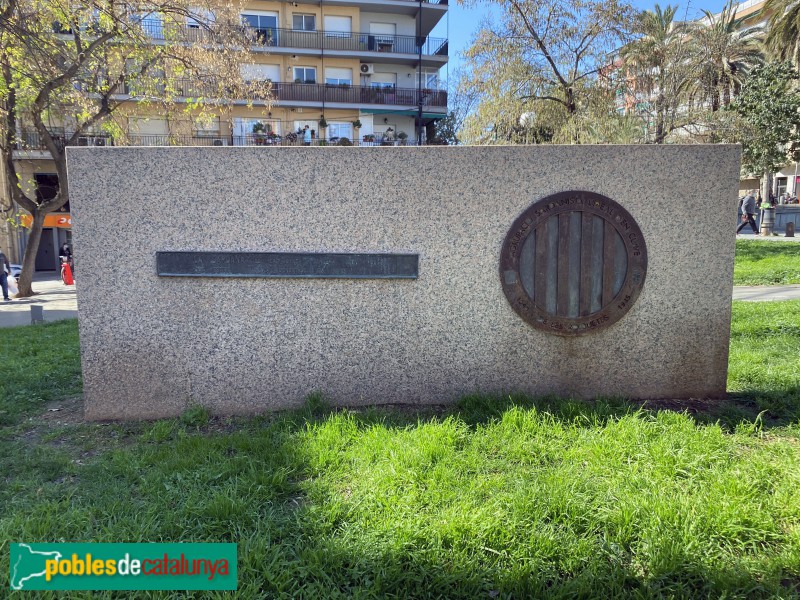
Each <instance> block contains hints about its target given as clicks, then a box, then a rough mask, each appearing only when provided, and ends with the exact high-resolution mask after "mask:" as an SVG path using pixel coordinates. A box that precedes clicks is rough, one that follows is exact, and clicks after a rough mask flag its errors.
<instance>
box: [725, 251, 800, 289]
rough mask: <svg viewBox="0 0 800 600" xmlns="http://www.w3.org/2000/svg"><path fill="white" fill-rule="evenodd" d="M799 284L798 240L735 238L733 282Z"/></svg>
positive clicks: (747, 283) (735, 283)
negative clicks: (775, 240) (773, 240)
mask: <svg viewBox="0 0 800 600" xmlns="http://www.w3.org/2000/svg"><path fill="white" fill-rule="evenodd" d="M790 283H800V243H792V242H767V241H756V240H736V263H735V265H734V269H733V284H734V285H778V284H790Z"/></svg>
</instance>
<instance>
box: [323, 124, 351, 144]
mask: <svg viewBox="0 0 800 600" xmlns="http://www.w3.org/2000/svg"><path fill="white" fill-rule="evenodd" d="M328 137H329V138H331V139H332V138H343V137H346V138H347V139H349V140H351V141H352V139H353V124H352V123H341V122H336V121H331V122H330V123H328Z"/></svg>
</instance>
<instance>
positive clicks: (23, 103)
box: [0, 0, 269, 296]
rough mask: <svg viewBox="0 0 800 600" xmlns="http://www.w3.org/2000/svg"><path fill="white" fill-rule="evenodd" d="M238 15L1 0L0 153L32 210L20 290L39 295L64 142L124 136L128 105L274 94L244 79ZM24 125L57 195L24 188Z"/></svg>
mask: <svg viewBox="0 0 800 600" xmlns="http://www.w3.org/2000/svg"><path fill="white" fill-rule="evenodd" d="M239 14H240V13H239V8H238V6H236V5H235V4H233V3H229V2H223V1H221V0H220V1H219V2H217V1H216V0H205V1H204V0H152V1H147V2H136V1H134V2H104V1H101V0H0V42H2V46H1V47H0V48H1V49H0V101H2V108H1V109H0V155H2V160H3V162H4V163H5V165H6V171H7V174H8V177H9V180H10V187H11V193H12V198H13V200H14V201H15V202H16V203H17V204H18V205H19V206H21V207H22V208H23V209H25V210H27V211H28V212H30V213H31V215H32V217H33V224H32V227H31V230H30V233H29V237H28V243H27V246H26V250H25V256H24V258H23V262H22V268H23V270H22V275H21V277H20V282H19V288H20V294H19V295H20V296H30V295H32V294H33V290H32V289H31V277H32V274H33V270H34V264H35V258H36V253H37V251H38V247H39V241H40V238H41V233H42V226H43V223H44V218H45V216H46V214H47V213H50V212H53V211H55V210H58V209H60V208H61V207H62V206H64V205H65V203H66V202H67V201H68V199H69V182H68V179H67V170H66V152H65V148H66V147H67V146H70V145H75V144H76V142H77V140H78V139H79V138H80V137H81V136H85V135H86V134H87V133H96V132H98V131H100V130H103V129H105V130H106V131H112V132H113V131H114V130H115V129H116V130H117V133H119V129H120V127H119V125H118V124H117V123H116V122H115V121H114V119H113V116H114V115H115V114H116V113H118V112H123V111H125V110H128V109H129V108H131V109H132V110H134V111H137V110H141V109H142V108H144V107H147V106H152V105H158V108H159V111H160V112H161V114H166V113H168V112H181V113H184V114H186V115H191V117H192V118H195V119H201V120H202V119H203V118H207V117H208V115H209V114H210V113H211V112H215V111H218V110H221V109H222V107H224V106H225V105H227V104H230V102H229V100H230V99H232V98H259V99H263V100H268V91H269V86H268V83H261V82H245V81H243V80H242V77H241V74H240V68H241V64H243V63H247V62H248V60H249V58H250V52H249V48H251V47H252V42H253V36H252V33H251V32H249V31H247V30H246V29H245V28H243V27H242V25H241V21H240V16H239ZM251 62H252V61H251ZM22 122H30V123H32V126H33V128H34V129H35V132H36V134H37V136H38V139H39V143H40V144H42V145H43V146H44V147H45V148H46V149H47V150H48V151H49V153H50V155H51V156H52V158H53V161H54V163H55V169H56V172H57V174H58V179H59V189H58V192H57V193H56V195H55V197H53V198H52V199H49V200H47V199H42V198H41V196H40V197H39V198H38V199H37V197H36V195H35V189H33V190H31V191H29V192H28V193H27V194H26V193H25V191H24V190H25V189H26V188H30V187H31V184H32V182H24V181H21V180H20V177H19V175H18V174H17V172H16V169H15V167H14V162H13V152H14V150H15V149H17V148H22V147H24V145H25V140H23V139H19V138H18V137H17V129H18V126H19V125H20V123H22ZM34 187H35V186H34Z"/></svg>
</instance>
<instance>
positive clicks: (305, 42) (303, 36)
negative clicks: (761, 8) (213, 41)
mask: <svg viewBox="0 0 800 600" xmlns="http://www.w3.org/2000/svg"><path fill="white" fill-rule="evenodd" d="M141 25H142V28H143V29H144V31H145V33H147V35H149V36H150V37H151V38H153V39H154V40H165V39H167V38H170V39H172V37H179V38H180V39H181V40H187V41H202V39H203V38H204V37H205V30H203V29H200V28H198V27H192V26H189V25H184V26H182V28H181V29H180V30H174V29H172V30H170V29H165V25H164V24H163V23H162V22H161V21H159V20H157V19H144V20H142V21H141ZM248 29H249V31H250V33H251V34H252V36H253V39H254V40H255V43H256V44H257V45H260V46H269V47H273V48H306V49H314V50H319V49H322V50H349V51H354V52H394V53H398V54H419V53H420V50H422V54H424V55H439V56H447V40H446V39H443V38H431V37H428V38H426V37H416V36H413V35H382V34H370V33H353V32H344V31H321V30H320V31H298V30H295V29H280V28H277V27H265V28H259V29H254V28H250V27H249V28H248ZM168 33H170V34H173V35H168ZM174 34H180V35H178V36H175V35H174Z"/></svg>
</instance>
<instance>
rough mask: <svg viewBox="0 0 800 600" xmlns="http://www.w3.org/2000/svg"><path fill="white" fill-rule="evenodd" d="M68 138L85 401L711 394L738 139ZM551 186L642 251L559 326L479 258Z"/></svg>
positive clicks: (346, 401) (218, 405) (97, 409)
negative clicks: (486, 143) (365, 268)
mask: <svg viewBox="0 0 800 600" xmlns="http://www.w3.org/2000/svg"><path fill="white" fill-rule="evenodd" d="M67 153H68V167H69V177H70V187H71V197H70V202H71V207H72V214H73V223H74V245H75V249H76V252H77V256H78V259H79V261H80V274H81V282H80V283H81V285H80V287H79V288H78V304H79V307H80V310H79V319H80V336H81V354H82V362H83V377H84V390H85V402H86V417H87V418H89V419H135V418H155V417H162V416H169V415H177V414H179V413H181V412H182V411H183V410H184V409H185V408H186V407H187V406H188V405H190V404H201V405H204V406H207V407H208V408H209V409H210V410H211V411H212V412H214V413H223V414H224V413H229V414H232V413H249V412H258V411H263V410H266V409H276V408H283V407H292V406H297V405H299V404H301V403H302V401H303V398H304V397H305V396H306V395H307V394H309V393H311V392H314V391H322V392H323V393H324V394H325V396H327V398H328V399H329V400H330V401H332V402H334V403H336V404H341V405H363V404H372V403H376V404H381V403H412V404H413V403H419V404H424V403H444V402H450V401H454V400H456V399H457V398H458V397H459V396H461V395H463V394H466V393H471V392H476V391H481V392H503V391H524V392H527V393H530V394H546V393H555V394H561V395H567V394H574V395H580V396H595V395H611V394H613V395H623V396H629V397H636V398H663V397H669V398H682V397H701V396H718V395H720V394H723V393H724V391H725V381H726V374H727V358H728V336H729V326H730V313H731V291H732V272H733V255H734V238H735V236H734V232H733V228H732V227H730V215H732V214H734V213H735V210H736V202H737V192H738V175H739V149H738V147H734V146H684V147H676V146H664V147H656V146H577V147H576V146H572V147H570V146H547V147H496V148H487V147H462V148H439V147H429V148H69V149H68V151H67ZM567 189H585V190H590V191H595V192H598V193H601V194H604V195H606V196H609V197H610V198H613V199H614V200H616V201H617V202H619V203H620V204H622V205H623V206H624V207H625V208H626V209H627V210H628V211H629V212H630V213H631V214H632V215H633V217H634V218H635V219H636V220H637V222H638V224H639V226H640V227H641V229H642V232H643V234H644V237H645V240H646V243H647V248H648V254H649V267H648V273H647V279H646V282H645V285H644V289H643V291H642V293H641V296H640V297H639V299H638V301H637V303H636V304H635V305H634V306H633V308H632V309H631V311H630V312H629V313H628V314H627V315H626V316H625V317H623V318H622V319H621V320H620V321H619V322H618V323H617V324H615V325H613V326H612V327H610V328H608V329H607V330H604V331H600V332H596V333H594V334H591V335H586V336H582V337H575V338H563V337H558V336H552V335H548V334H546V333H543V332H539V331H536V330H534V329H533V328H531V327H530V326H528V325H527V324H526V323H525V322H523V321H522V319H521V318H520V317H518V316H517V314H516V313H515V312H514V311H513V310H512V309H511V307H510V306H509V304H508V302H507V301H506V299H505V296H504V295H503V291H502V289H501V285H500V280H499V275H498V260H499V251H500V246H501V244H502V242H503V239H504V237H505V235H506V233H507V231H508V229H509V227H510V226H511V223H512V222H513V221H514V219H515V218H516V217H517V216H518V215H519V214H520V213H521V212H522V211H523V210H524V209H525V208H527V207H528V206H529V205H530V204H531V203H532V202H534V201H536V200H538V199H540V198H542V197H544V196H546V195H548V194H551V193H554V192H557V191H561V190H567ZM157 250H239V251H311V252H315V251H318V252H322V251H329V252H410V253H419V255H420V263H419V269H420V276H419V279H417V280H343V279H320V280H315V279H192V278H160V277H158V276H157V275H156V268H155V253H156V251H157Z"/></svg>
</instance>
